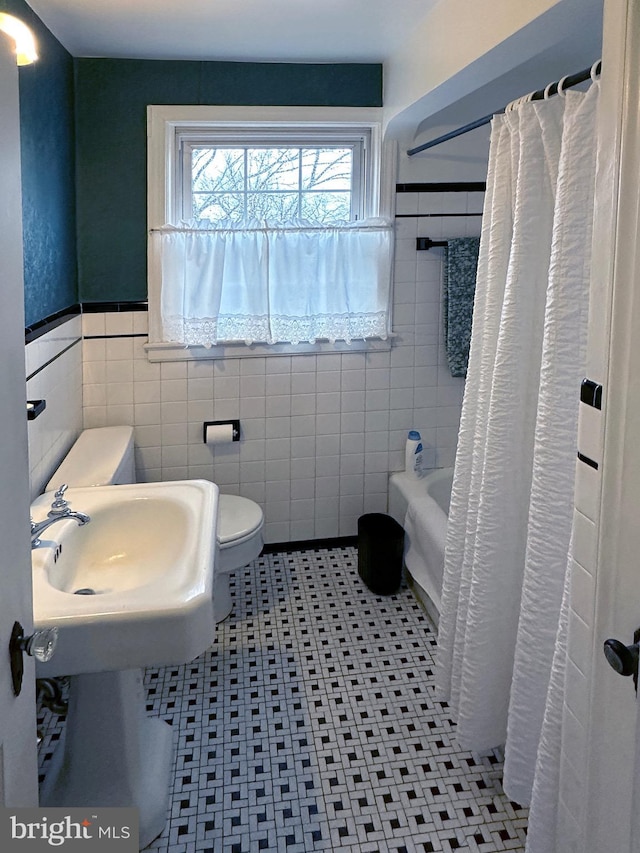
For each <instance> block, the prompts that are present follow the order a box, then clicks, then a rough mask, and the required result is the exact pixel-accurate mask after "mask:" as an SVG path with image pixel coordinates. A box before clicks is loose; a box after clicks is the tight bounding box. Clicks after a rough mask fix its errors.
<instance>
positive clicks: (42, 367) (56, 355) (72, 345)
mask: <svg viewBox="0 0 640 853" xmlns="http://www.w3.org/2000/svg"><path fill="white" fill-rule="evenodd" d="M81 343H82V338H76V339H75V340H74V341H72V342H71V343H70V344H69V345H68V346H66V347H64V349H61V350H60V352H57V353H56V354H55V355H54V356H52V357H51V358H50V359H49V360H48V361H45V362H44V364H41V365H40V367H38V368H37V370H34V371H33V373H30V374H29V375H28V376H27V379H26V381H27V382H28V381H29V380H30V379H33V377H34V376H37V375H38V373H40V372H41V371H42V370H44V369H45V367H49V365H50V364H53V362H54V361H56V360H57V359H58V358H60V356H61V355H64V354H65V352H69V350H70V349H72V348H73V347H75V346H76V344H81Z"/></svg>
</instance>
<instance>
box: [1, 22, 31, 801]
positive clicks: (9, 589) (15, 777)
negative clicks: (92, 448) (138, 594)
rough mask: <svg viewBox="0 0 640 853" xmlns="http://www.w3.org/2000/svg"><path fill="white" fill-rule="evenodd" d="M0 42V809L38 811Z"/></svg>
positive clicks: (10, 124) (11, 118)
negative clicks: (25, 651)
mask: <svg viewBox="0 0 640 853" xmlns="http://www.w3.org/2000/svg"><path fill="white" fill-rule="evenodd" d="M10 47H12V45H10V43H9V42H8V41H7V40H6V39H5V37H4V36H3V35H2V34H0V292H1V293H2V310H0V805H7V806H35V805H37V804H38V799H37V797H38V774H37V754H36V707H35V695H34V694H35V669H34V665H33V661H32V659H31V658H26V659H25V673H24V686H23V689H22V693H21V694H20V696H18V697H16V696H14V694H13V688H12V682H11V672H10V665H9V654H8V649H9V639H10V637H11V631H12V627H13V624H14V622H15V621H19V622H20V623H21V624H22V626H23V627H24V629H25V634H30V633H31V631H32V627H33V625H32V606H31V557H30V544H29V532H28V530H29V464H28V450H27V419H26V399H25V388H26V384H25V372H24V371H25V368H24V333H23V330H24V286H23V277H22V218H21V210H22V205H21V192H20V136H19V131H20V118H19V107H18V69H17V67H16V64H15V57H14V56H12V55H11V52H10Z"/></svg>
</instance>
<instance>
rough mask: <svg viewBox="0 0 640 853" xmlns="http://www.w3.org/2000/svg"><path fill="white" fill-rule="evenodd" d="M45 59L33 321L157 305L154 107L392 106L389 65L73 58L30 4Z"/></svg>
mask: <svg viewBox="0 0 640 853" xmlns="http://www.w3.org/2000/svg"><path fill="white" fill-rule="evenodd" d="M0 10H1V11H6V12H9V13H11V14H13V15H16V16H17V17H19V18H21V19H22V20H24V21H25V23H27V24H28V25H29V26H30V27H31V28H32V30H33V31H34V33H35V35H36V39H37V42H38V52H39V56H40V59H39V60H38V62H37V63H35V64H34V65H32V66H27V67H24V68H22V69H20V77H19V80H20V128H21V154H22V193H23V199H22V202H23V205H22V206H23V210H22V219H23V230H24V262H25V320H26V324H27V325H28V326H30V325H33V324H34V323H37V322H38V321H39V320H42V319H44V318H45V317H48V316H50V315H51V314H54V313H56V312H57V311H61V310H63V309H64V308H67V307H69V306H70V305H73V304H74V303H76V302H78V301H84V302H102V301H130V300H145V299H146V297H147V281H146V275H147V273H146V251H147V250H146V218H147V214H146V107H147V105H148V104H227V105H234V104H235V105H274V106H278V105H279V106H305V105H311V106H381V104H382V66H381V65H378V64H339V65H331V64H327V65H324V64H283V63H250V62H249V63H247V62H184V61H153V60H127V59H73V58H72V57H71V55H70V54H69V53H68V52H67V51H66V50H65V48H64V47H62V45H61V44H60V43H59V42H58V41H57V40H56V39H55V37H54V36H53V35H52V34H51V32H50V31H49V30H48V29H47V28H46V27H45V26H44V25H43V24H42V22H41V21H40V19H39V18H38V17H37V16H36V15H35V14H34V13H33V11H32V10H31V9H30V7H29V6H28V5H27V4H26V3H25V2H24V0H0Z"/></svg>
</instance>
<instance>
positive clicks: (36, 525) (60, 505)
mask: <svg viewBox="0 0 640 853" xmlns="http://www.w3.org/2000/svg"><path fill="white" fill-rule="evenodd" d="M67 488H68V487H67V485H66V484H65V485H62V486H60V488H59V489H58V491H57V492H56V493H55V496H54V500H53V503H52V504H51V509H50V510H49V512H48V514H47V517H46V518H45V519H43V521H38V522H35V521H34V520H33V519H31V548H32V549H33V548H37V547H38V546H39V545H41V544H42V542H41V539H40V534H41V533H43V532H44V531H45V530H46V529H47V528H48V527H51V525H52V524H55V523H56V521H64V520H65V519H67V518H72V519H74V520H75V521H77V522H78V524H79V525H83V524H87V523H88V522H89V521H91V518H90V517H89V516H88V515H87V514H86V513H84V512H78V511H76V510H73V509H69V502H68V501H66V500H65V498H64V493H65V492H66V491H67Z"/></svg>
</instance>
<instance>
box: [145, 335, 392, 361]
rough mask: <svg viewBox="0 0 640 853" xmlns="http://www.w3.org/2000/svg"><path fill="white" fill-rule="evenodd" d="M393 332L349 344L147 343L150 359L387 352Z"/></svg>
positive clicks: (341, 342) (327, 342)
mask: <svg viewBox="0 0 640 853" xmlns="http://www.w3.org/2000/svg"><path fill="white" fill-rule="evenodd" d="M392 337H393V335H390V336H389V338H387V340H385V341H383V340H381V339H375V340H367V341H352V342H351V343H350V344H347V343H345V342H344V341H337V342H336V343H335V344H332V343H330V342H329V341H320V342H318V343H315V344H295V345H294V344H251V345H249V346H248V345H247V344H220V345H218V346H215V347H209V348H207V347H200V346H195V347H184V346H181V345H180V344H172V343H159V344H157V343H154V344H145V346H144V348H145V350H146V353H147V358H148V360H149V361H150V362H159V361H201V360H215V359H219V358H264V357H265V356H278V355H288V356H292V355H330V354H333V355H335V354H336V353H354V352H388V351H389V350H390V349H391V339H392Z"/></svg>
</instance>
